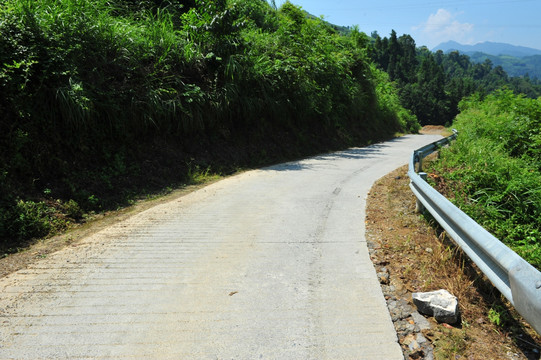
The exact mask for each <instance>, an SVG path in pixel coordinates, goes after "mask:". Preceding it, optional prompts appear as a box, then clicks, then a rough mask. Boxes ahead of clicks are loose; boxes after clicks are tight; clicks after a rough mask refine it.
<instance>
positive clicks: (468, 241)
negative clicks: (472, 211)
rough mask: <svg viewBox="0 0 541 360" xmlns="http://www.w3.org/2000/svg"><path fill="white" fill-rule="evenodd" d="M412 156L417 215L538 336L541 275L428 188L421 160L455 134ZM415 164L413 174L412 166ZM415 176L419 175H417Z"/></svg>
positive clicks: (540, 332) (455, 135) (411, 172)
mask: <svg viewBox="0 0 541 360" xmlns="http://www.w3.org/2000/svg"><path fill="white" fill-rule="evenodd" d="M453 132H454V134H453V135H451V136H449V137H447V138H444V139H442V140H439V141H436V142H434V143H432V144H429V145H427V146H424V147H422V148H420V149H418V150H416V151H414V152H413V154H412V156H411V159H410V162H409V170H408V176H409V177H410V179H411V182H410V188H411V190H412V191H413V193H414V194H415V196H417V207H418V209H419V211H422V210H423V209H426V210H428V211H429V212H430V214H432V216H433V217H434V218H435V219H436V220H437V221H438V223H439V224H440V225H441V227H442V228H443V229H445V231H446V232H447V234H448V235H449V236H450V237H451V238H452V239H453V240H454V242H455V243H456V244H457V245H458V246H459V247H460V248H462V250H463V251H464V252H465V253H466V254H467V255H468V256H469V257H470V259H471V260H473V262H475V264H477V266H478V267H479V269H481V271H483V273H484V274H485V275H486V276H487V278H488V279H489V280H490V281H491V282H492V284H493V285H494V286H495V287H496V288H497V289H498V290H499V291H500V292H501V293H502V294H503V295H504V296H505V297H506V298H507V299H508V300H509V301H510V302H511V304H513V306H514V307H515V309H516V310H517V311H518V312H519V314H520V315H522V316H523V317H524V319H526V321H528V322H529V323H530V324H531V325H532V326H533V328H534V329H535V330H536V331H537V332H538V333H539V334H541V272H539V271H538V270H537V269H536V268H534V267H533V266H532V265H530V264H529V263H528V262H526V261H525V260H524V259H523V258H521V257H520V256H518V255H517V253H515V252H514V251H513V250H511V249H509V248H508V247H507V246H505V245H504V244H503V243H502V242H501V241H500V240H498V239H497V238H495V237H494V236H493V235H492V234H490V233H489V232H488V231H487V230H485V229H484V228H483V227H482V226H481V225H479V224H477V223H476V222H475V221H474V220H473V219H472V218H470V217H469V216H468V215H466V214H465V213H464V212H462V211H461V210H460V209H459V208H457V207H456V206H455V205H453V204H452V203H451V202H450V201H449V200H447V199H446V198H445V197H444V196H443V195H441V194H440V193H439V192H438V191H436V190H435V189H434V188H432V186H430V185H429V184H428V183H427V182H426V181H425V180H426V174H425V173H423V172H422V163H423V158H424V157H426V156H427V155H429V154H431V153H433V152H435V151H437V150H439V149H440V148H441V147H443V146H445V145H447V144H450V142H451V141H452V140H454V139H456V137H457V132H456V131H454V130H453ZM416 164H418V168H417V171H416V169H415V165H416ZM417 172H419V173H417Z"/></svg>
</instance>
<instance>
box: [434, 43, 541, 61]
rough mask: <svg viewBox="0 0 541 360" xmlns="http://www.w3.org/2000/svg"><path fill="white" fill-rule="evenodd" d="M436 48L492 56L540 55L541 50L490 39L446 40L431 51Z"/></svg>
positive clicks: (521, 56) (436, 49) (520, 56)
mask: <svg viewBox="0 0 541 360" xmlns="http://www.w3.org/2000/svg"><path fill="white" fill-rule="evenodd" d="M438 50H442V51H443V52H446V53H447V52H451V51H459V52H461V53H465V54H473V53H477V52H480V53H484V54H488V55H493V56H502V55H510V56H514V57H518V58H523V57H527V56H534V55H541V50H539V49H534V48H530V47H525V46H517V45H512V44H507V43H498V42H490V41H485V42H482V43H478V44H475V45H464V44H460V43H458V42H456V41H447V42H444V43H441V44H439V45H438V46H436V47H435V48H433V49H432V51H433V52H436V51H438Z"/></svg>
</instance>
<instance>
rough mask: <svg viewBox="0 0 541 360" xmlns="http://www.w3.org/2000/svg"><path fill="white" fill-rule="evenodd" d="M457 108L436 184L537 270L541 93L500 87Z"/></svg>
mask: <svg viewBox="0 0 541 360" xmlns="http://www.w3.org/2000/svg"><path fill="white" fill-rule="evenodd" d="M460 109H461V114H460V115H459V116H458V117H457V120H456V122H455V123H454V124H453V126H454V127H456V128H457V129H458V131H459V136H458V140H457V141H456V143H455V144H454V145H453V146H451V147H450V148H448V149H444V150H443V151H442V153H441V160H440V161H439V162H436V163H435V166H436V172H437V174H438V175H439V177H436V180H437V186H438V187H439V188H440V189H443V190H445V191H446V192H447V194H448V195H451V194H452V197H453V198H454V202H455V203H456V204H457V205H458V206H459V207H460V208H461V209H462V210H464V211H465V212H466V213H468V215H470V216H471V217H472V218H473V219H475V220H476V221H477V222H478V223H479V224H481V225H482V226H483V227H484V228H486V229H487V230H489V231H490V232H492V233H493V234H494V235H495V236H496V237H497V238H499V239H500V240H502V241H503V242H504V243H505V244H507V245H508V246H510V247H511V248H512V249H513V250H515V251H516V252H517V253H518V254H519V255H520V256H521V257H523V258H524V259H526V260H527V261H528V262H530V263H531V264H533V265H534V266H536V267H537V268H539V269H541V133H540V131H539V129H541V98H540V99H528V98H526V97H524V96H522V95H514V94H513V93H512V92H511V91H509V90H506V91H498V92H496V93H494V94H491V95H488V96H487V97H486V99H484V100H482V99H480V98H479V96H473V97H471V98H469V99H467V100H464V101H463V102H461V104H460Z"/></svg>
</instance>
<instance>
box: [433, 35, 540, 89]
mask: <svg viewBox="0 0 541 360" xmlns="http://www.w3.org/2000/svg"><path fill="white" fill-rule="evenodd" d="M438 50H442V51H443V52H445V53H449V52H451V51H458V52H460V53H462V54H466V55H468V56H469V57H470V59H471V60H472V61H473V62H476V63H481V62H484V61H485V60H487V59H489V60H490V61H492V64H493V65H494V66H501V67H502V68H503V69H504V70H505V72H506V73H507V74H509V76H525V75H528V76H530V77H531V78H537V79H539V80H541V50H537V49H532V48H528V47H524V46H515V45H510V44H504V43H492V42H484V43H479V44H476V45H462V44H459V43H457V42H455V41H448V42H446V43H442V44H440V45H438V46H436V47H435V48H434V49H432V51H434V52H436V51H438Z"/></svg>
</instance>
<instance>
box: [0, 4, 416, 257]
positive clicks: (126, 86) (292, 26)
mask: <svg viewBox="0 0 541 360" xmlns="http://www.w3.org/2000/svg"><path fill="white" fill-rule="evenodd" d="M175 4H176V5H175ZM365 37H366V36H365V35H364V34H362V33H360V32H359V31H351V32H349V33H348V35H347V36H345V35H340V34H339V33H338V32H337V31H336V30H335V29H334V28H333V27H331V26H330V25H329V24H327V23H325V22H323V21H322V20H321V19H314V18H307V17H306V16H305V14H304V13H303V12H302V10H301V9H300V8H299V7H296V6H294V5H292V4H291V3H285V4H284V5H282V6H281V7H280V8H279V9H274V8H273V7H271V6H270V5H269V4H268V3H267V2H266V1H262V0H261V1H253V0H220V1H206V0H198V1H195V2H182V4H181V3H180V2H178V3H177V2H174V3H173V2H168V1H139V2H133V1H131V0H38V1H27V0H7V1H5V2H4V3H3V4H2V5H1V6H0V113H1V114H2V115H3V116H2V119H1V121H0V148H1V149H2V151H1V152H0V248H2V247H4V248H9V247H12V248H15V249H16V248H17V247H19V246H21V245H23V244H24V243H25V242H26V241H27V240H28V239H31V238H36V237H43V236H48V235H50V234H52V233H55V232H56V231H59V230H62V229H65V228H66V227H67V226H69V224H71V223H74V222H81V221H84V219H85V218H87V217H88V216H91V214H93V213H96V212H102V211H105V210H108V209H115V208H117V207H119V206H123V205H125V204H128V203H130V202H132V201H133V200H134V199H136V198H138V197H141V196H148V195H149V194H152V193H155V192H161V191H163V190H164V189H167V188H170V187H174V186H178V185H181V184H186V183H191V182H193V181H194V180H196V179H197V178H199V177H200V176H205V175H207V174H209V173H230V172H232V171H235V170H236V169H239V168H245V167H250V166H258V165H261V164H268V163H272V162H276V161H281V160H285V159H291V158H297V157H300V156H305V155H309V154H314V153H320V152H324V151H328V150H333V149H340V148H345V147H349V146H358V145H361V144H366V143H371V142H375V141H378V140H381V139H385V138H389V137H392V136H393V135H394V134H395V133H396V132H407V131H415V130H416V129H417V128H418V124H417V121H416V118H415V117H414V116H413V115H411V114H410V113H409V112H408V111H406V110H405V109H403V108H402V106H401V105H400V103H399V100H398V96H397V93H396V90H395V88H394V86H393V85H392V84H391V82H390V80H389V78H388V76H387V74H386V73H384V72H383V71H381V70H378V69H377V68H376V66H375V65H374V64H373V63H372V62H371V60H370V59H369V58H368V57H367V56H366V49H365V46H366V41H364V39H365Z"/></svg>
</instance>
